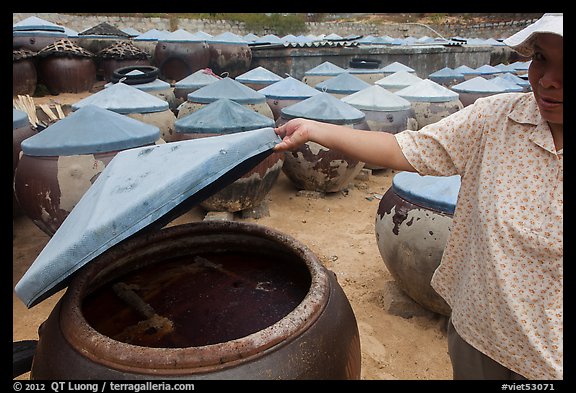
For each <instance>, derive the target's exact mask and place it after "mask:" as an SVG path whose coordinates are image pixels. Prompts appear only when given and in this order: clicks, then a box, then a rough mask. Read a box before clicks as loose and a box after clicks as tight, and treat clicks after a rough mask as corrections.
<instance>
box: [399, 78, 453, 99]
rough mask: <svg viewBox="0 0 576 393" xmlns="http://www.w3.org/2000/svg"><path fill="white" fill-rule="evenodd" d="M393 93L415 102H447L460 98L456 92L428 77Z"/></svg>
mask: <svg viewBox="0 0 576 393" xmlns="http://www.w3.org/2000/svg"><path fill="white" fill-rule="evenodd" d="M395 94H397V95H399V96H400V97H402V98H405V99H407V100H408V101H415V102H449V101H453V100H458V99H459V98H460V96H459V95H458V93H455V92H453V91H452V90H450V89H448V88H446V87H444V86H442V85H440V84H438V83H436V82H434V81H431V80H430V79H422V80H421V81H420V82H417V83H414V84H413V85H410V86H408V87H405V88H403V89H402V90H398V91H397V92H396V93H395Z"/></svg>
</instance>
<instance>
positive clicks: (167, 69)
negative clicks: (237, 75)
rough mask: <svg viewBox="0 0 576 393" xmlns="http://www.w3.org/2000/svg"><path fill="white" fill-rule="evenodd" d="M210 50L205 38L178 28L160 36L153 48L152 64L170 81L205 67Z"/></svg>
mask: <svg viewBox="0 0 576 393" xmlns="http://www.w3.org/2000/svg"><path fill="white" fill-rule="evenodd" d="M209 61H210V52H209V49H208V44H207V43H206V41H205V39H203V38H198V37H196V36H194V34H190V33H189V32H187V31H185V30H183V29H179V30H176V31H174V32H172V33H169V34H166V35H164V36H162V37H161V38H160V39H159V40H158V43H157V44H156V48H155V50H154V65H155V66H156V67H158V68H159V69H160V74H161V76H162V78H163V79H164V80H166V81H169V82H170V83H172V82H175V81H179V80H181V79H184V78H186V77H187V76H188V75H191V74H192V73H194V72H196V71H198V70H200V69H203V68H207V67H208V64H209Z"/></svg>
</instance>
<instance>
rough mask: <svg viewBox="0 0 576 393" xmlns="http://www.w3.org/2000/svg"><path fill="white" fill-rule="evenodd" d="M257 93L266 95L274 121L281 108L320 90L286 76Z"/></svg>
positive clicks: (278, 116)
mask: <svg viewBox="0 0 576 393" xmlns="http://www.w3.org/2000/svg"><path fill="white" fill-rule="evenodd" d="M259 93H262V94H264V95H265V96H266V102H267V103H268V106H269V107H270V109H272V114H273V116H274V120H275V121H276V120H278V119H279V118H280V115H281V112H282V109H283V108H286V107H287V106H290V105H294V104H296V103H297V102H300V101H302V100H305V99H307V98H310V97H312V96H315V95H317V94H320V91H319V90H317V89H315V88H313V87H312V86H309V85H307V84H306V83H304V82H301V81H299V80H298V79H296V78H293V77H291V76H287V77H286V78H284V79H283V80H281V81H279V82H276V83H274V84H272V85H270V86H267V87H264V88H262V89H260V90H259Z"/></svg>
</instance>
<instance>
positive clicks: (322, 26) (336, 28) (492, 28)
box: [12, 13, 535, 39]
mask: <svg viewBox="0 0 576 393" xmlns="http://www.w3.org/2000/svg"><path fill="white" fill-rule="evenodd" d="M30 16H37V17H39V18H42V19H44V20H47V21H50V22H52V23H56V24H58V25H61V26H65V27H68V28H70V29H73V30H75V31H77V32H82V31H84V30H86V29H89V28H91V27H94V26H96V25H98V24H100V23H102V22H107V23H109V24H111V25H112V26H115V27H118V28H120V29H123V28H126V27H131V28H133V29H136V30H138V31H140V32H142V33H144V32H146V31H148V30H150V29H157V30H168V31H174V30H176V29H184V30H187V31H189V32H191V33H195V32H196V31H204V32H206V33H208V34H212V35H216V34H220V33H223V32H226V31H229V32H232V33H235V34H239V35H245V34H248V33H255V34H257V35H263V34H268V33H271V34H275V32H273V31H267V32H260V33H257V32H252V31H247V30H246V29H245V27H244V24H243V23H241V22H234V21H225V20H205V19H175V20H171V19H169V18H134V17H119V16H73V15H65V14H57V13H14V14H12V20H13V23H17V22H19V21H21V20H23V19H26V18H28V17H30ZM534 21H535V20H534V19H530V20H523V21H517V20H515V21H507V22H498V23H483V24H478V25H457V24H440V25H434V24H430V25H427V26H424V25H419V24H416V23H385V24H369V23H342V22H309V23H307V24H306V27H307V29H308V32H306V33H305V34H314V35H319V34H331V33H335V34H338V35H340V36H342V37H345V36H349V35H369V34H371V35H374V36H376V35H378V36H381V35H388V36H390V37H395V38H404V37H408V36H412V37H416V38H418V37H423V36H429V37H437V36H438V35H441V36H443V37H445V38H449V37H453V36H460V37H467V38H496V39H498V38H506V37H508V36H510V35H512V34H514V33H515V32H517V31H519V30H521V29H522V28H524V27H525V26H526V25H528V24H530V23H532V22H534ZM174 23H176V25H174Z"/></svg>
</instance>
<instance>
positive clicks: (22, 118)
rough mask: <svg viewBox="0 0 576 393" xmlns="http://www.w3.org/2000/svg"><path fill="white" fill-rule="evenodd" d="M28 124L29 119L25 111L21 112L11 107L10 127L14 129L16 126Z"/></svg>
mask: <svg viewBox="0 0 576 393" xmlns="http://www.w3.org/2000/svg"><path fill="white" fill-rule="evenodd" d="M29 124H30V120H28V115H27V114H26V112H23V111H21V110H18V109H14V108H12V129H13V130H15V129H17V128H21V127H24V126H26V125H29Z"/></svg>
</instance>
